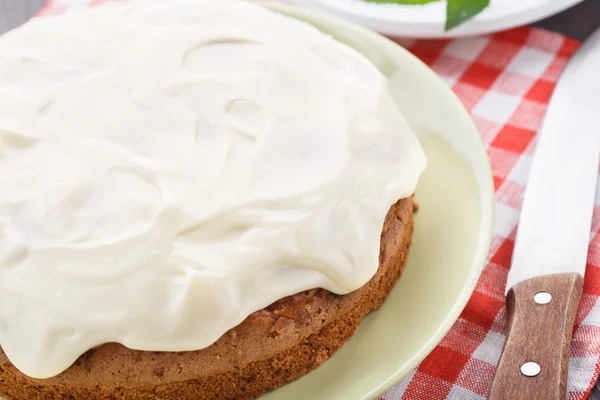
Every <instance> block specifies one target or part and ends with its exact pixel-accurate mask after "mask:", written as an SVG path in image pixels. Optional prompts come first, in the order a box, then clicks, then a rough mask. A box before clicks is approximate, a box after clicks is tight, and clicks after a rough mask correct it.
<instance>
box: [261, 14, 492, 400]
mask: <svg viewBox="0 0 600 400" xmlns="http://www.w3.org/2000/svg"><path fill="white" fill-rule="evenodd" d="M268 7H270V8H271V9H273V10H276V11H279V12H282V13H284V14H287V15H290V16H292V17H294V18H298V19H301V20H304V21H306V22H309V23H311V24H313V25H314V26H316V27H317V28H319V29H320V30H322V31H324V32H326V33H328V34H331V35H332V36H334V37H335V38H337V39H338V40H339V41H341V42H344V43H346V44H348V45H350V46H352V47H354V48H356V49H357V50H359V51H360V52H362V53H363V54H365V55H366V56H367V57H368V58H370V59H371V60H372V61H373V63H374V64H375V65H377V66H378V67H379V69H380V70H381V71H382V72H383V73H384V74H385V75H386V76H387V77H388V78H389V85H390V88H391V90H392V93H393V95H394V98H395V100H396V102H397V104H398V107H399V108H400V110H401V111H402V112H403V113H404V115H405V117H406V118H407V120H408V122H409V123H410V125H411V126H412V128H413V129H414V130H415V132H416V133H417V134H418V135H419V139H420V140H421V142H422V144H423V147H424V149H425V152H426V154H427V157H428V168H427V171H426V172H425V174H424V175H423V177H422V179H421V180H420V183H419V185H418V187H417V191H416V192H417V196H416V198H417V201H418V202H419V203H420V204H421V209H420V211H419V212H418V214H417V216H416V219H415V233H414V245H413V247H412V250H411V253H410V257H409V263H408V265H407V267H406V271H405V273H404V274H403V276H402V278H401V279H400V280H399V282H398V284H397V285H396V287H395V288H394V289H393V291H392V293H391V295H390V296H389V298H388V299H387V300H386V302H385V303H384V305H383V307H382V308H381V309H380V310H378V311H376V312H373V313H371V314H370V315H369V316H367V317H366V318H365V319H364V320H363V321H362V323H361V325H360V326H359V328H358V330H357V332H356V335H355V336H354V337H352V339H351V340H350V341H349V342H348V343H347V344H346V345H344V346H343V347H342V349H340V350H339V351H338V352H337V353H336V354H335V355H334V356H333V357H332V358H331V359H330V360H328V361H327V362H325V363H324V364H323V365H321V366H320V367H319V368H317V369H316V370H315V371H313V372H311V373H309V374H307V375H306V376H304V377H302V378H300V379H299V380H297V381H295V382H293V383H291V384H288V385H286V386H284V387H282V388H279V389H277V390H275V391H273V392H271V393H269V394H267V395H266V396H265V397H264V399H265V400H295V399H298V400H309V399H328V400H366V399H373V398H376V397H377V396H379V395H381V394H382V393H383V392H385V391H386V390H387V389H389V388H391V387H392V386H393V385H395V384H396V383H397V382H398V381H399V380H400V379H401V378H402V377H404V376H405V375H406V374H408V373H409V372H410V371H411V370H412V369H413V368H414V367H415V366H416V365H417V364H418V363H419V362H421V361H422V360H423V359H424V358H425V357H426V356H427V354H429V352H430V351H431V350H432V349H433V348H434V347H435V346H436V345H437V344H438V343H439V342H440V340H441V339H442V338H443V337H444V335H445V334H446V332H447V331H448V330H449V329H450V328H451V326H452V324H453V323H454V322H455V321H456V319H457V318H458V316H459V314H460V312H461V311H462V309H463V308H464V306H465V304H466V303H467V300H468V299H469V297H470V296H471V293H472V292H473V289H474V288H475V284H476V282H477V279H478V277H479V274H480V272H481V269H482V268H483V265H484V262H485V259H486V256H487V251H488V248H489V243H490V238H491V231H492V220H493V215H494V212H493V204H494V192H493V180H492V174H491V170H490V166H489V162H488V159H487V155H486V152H485V149H484V147H483V145H482V143H481V139H480V137H479V134H478V132H477V130H476V128H475V126H474V125H473V123H472V121H471V119H470V117H469V115H468V113H467V112H466V110H465V109H464V108H463V106H462V104H461V103H460V101H459V100H458V99H457V98H456V96H455V95H454V93H453V92H452V91H451V90H450V88H449V87H448V86H447V85H446V84H445V83H444V82H443V81H441V80H440V79H439V78H438V77H437V76H436V75H435V74H434V73H433V72H432V71H431V70H430V69H429V68H428V67H427V66H426V65H424V64H423V63H422V62H421V61H419V60H418V59H417V58H415V57H414V56H413V55H412V54H410V53H409V52H408V51H406V50H405V49H403V48H401V47H399V46H398V45H396V44H394V43H392V42H391V41H389V40H387V39H385V38H383V37H381V36H379V35H377V34H375V33H373V32H371V31H368V30H365V29H363V28H360V27H358V26H356V25H353V24H351V23H348V22H344V21H341V20H339V19H335V18H333V17H329V16H325V15H323V14H318V13H315V12H314V11H307V10H303V9H299V8H294V7H290V6H281V5H273V4H271V5H269V6H268Z"/></svg>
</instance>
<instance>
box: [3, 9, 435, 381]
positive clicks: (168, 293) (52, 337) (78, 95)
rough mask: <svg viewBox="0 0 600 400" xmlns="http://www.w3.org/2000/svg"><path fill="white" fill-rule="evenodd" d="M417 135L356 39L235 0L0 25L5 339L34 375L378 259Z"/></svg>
mask: <svg viewBox="0 0 600 400" xmlns="http://www.w3.org/2000/svg"><path fill="white" fill-rule="evenodd" d="M425 165H426V160H425V157H424V154H423V152H422V149H421V147H420V145H419V143H418V141H417V139H416V137H415V135H414V134H413V132H412V131H411V130H410V129H409V127H408V125H407V123H406V122H405V120H404V118H403V116H402V115H401V114H400V112H399V111H398V109H397V108H396V106H395V104H394V102H393V100H392V98H391V96H390V94H389V93H388V91H387V89H386V79H385V77H384V76H383V75H382V74H381V73H380V72H379V71H378V70H377V69H376V68H375V67H374V66H373V65H372V64H371V63H370V62H369V61H368V60H367V59H366V58H365V57H363V56H361V55H360V54H359V53H357V52H356V51H355V50H353V49H351V48H349V47H347V46H345V45H342V44H340V43H339V42H337V41H335V40H334V39H333V38H331V37H329V36H327V35H325V34H322V33H321V32H319V31H318V30H317V29H315V28H313V27H312V26H309V25H308V24H306V23H304V22H300V21H297V20H293V19H291V18H289V17H285V16H283V15H280V14H277V13H274V12H271V11H268V10H266V9H264V8H262V7H260V6H258V5H253V4H249V3H245V2H239V1H232V0H227V1H226V0H218V1H214V0H210V1H209V0H169V1H158V0H132V1H129V2H122V3H115V4H109V5H105V6H100V7H97V8H93V9H87V10H76V11H70V12H68V13H66V14H64V15H62V16H56V17H48V18H39V19H34V20H32V21H30V22H28V23H27V24H25V25H24V26H23V27H21V28H18V29H16V30H14V31H12V32H10V33H8V34H6V35H4V36H2V37H1V38H0V344H1V346H2V349H3V350H4V352H5V353H6V355H7V357H8V358H9V359H10V361H11V362H12V363H13V364H14V365H15V366H16V367H17V368H18V369H19V370H21V371H22V372H23V373H25V374H27V375H29V376H31V377H35V378H47V377H51V376H54V375H56V374H59V373H60V372H62V371H63V370H65V369H66V368H68V367H69V366H70V365H71V364H72V363H73V362H74V361H75V360H76V359H77V358H78V357H79V356H80V355H81V354H82V353H84V352H85V351H86V350H88V349H90V348H92V347H94V346H97V345H100V344H103V343H106V342H118V343H122V344H123V345H125V346H127V347H130V348H133V349H138V350H149V351H150V350H152V351H187V350H197V349H201V348H204V347H206V346H209V345H211V344H212V343H214V342H215V341H216V340H217V339H218V338H219V337H220V336H221V335H222V334H223V333H225V332H226V331H227V330H229V329H230V328H232V327H234V326H236V325H237V324H239V323H240V322H241V321H243V320H244V318H246V317H247V316H248V315H249V314H250V313H252V312H254V311H256V310H259V309H261V308H263V307H265V306H267V305H269V304H271V303H273V302H274V301H276V300H278V299H280V298H282V297H285V296H288V295H291V294H294V293H297V292H300V291H303V290H306V289H309V288H315V287H322V288H325V289H328V290H330V291H332V292H335V293H338V294H345V293H348V292H351V291H353V290H355V289H357V288H359V287H361V286H362V285H364V284H365V283H366V282H367V281H368V280H369V279H370V278H371V277H372V276H373V275H374V273H375V271H376V269H377V267H378V255H379V244H380V234H381V228H382V225H383V221H384V217H385V215H386V213H387V212H388V210H389V208H390V206H391V205H392V204H393V203H395V202H396V201H397V200H398V199H400V198H404V197H407V196H409V195H411V194H412V193H413V192H414V190H415V187H416V184H417V180H418V178H419V176H420V174H421V173H422V171H423V169H424V168H425Z"/></svg>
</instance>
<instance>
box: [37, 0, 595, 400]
mask: <svg viewBox="0 0 600 400" xmlns="http://www.w3.org/2000/svg"><path fill="white" fill-rule="evenodd" d="M104 1H106V0H62V1H60V2H59V1H57V0H51V1H50V2H49V3H48V4H47V5H46V7H45V8H44V9H43V10H42V11H41V13H40V14H55V13H60V12H62V11H63V10H64V9H65V7H66V5H67V4H69V2H75V3H78V5H81V4H89V5H94V4H98V3H101V2H104ZM398 43H399V44H401V45H403V46H404V47H406V48H407V49H408V50H410V51H411V52H412V53H414V54H415V55H417V56H418V57H419V58H420V59H421V60H423V61H424V62H425V63H427V64H428V65H429V66H431V68H432V69H433V70H434V71H435V72H436V73H437V74H438V75H439V76H440V77H441V78H442V79H444V80H445V81H446V82H447V84H448V85H450V86H451V87H452V89H453V90H454V92H455V93H456V94H457V96H458V97H459V98H460V99H461V100H462V102H463V104H464V105H465V107H466V108H467V110H469V112H470V113H471V115H472V118H473V120H474V121H475V124H476V125H477V127H478V129H479V131H480V133H481V137H482V139H483V141H484V143H485V145H486V147H487V150H488V155H489V159H490V162H491V165H492V169H493V173H494V183H495V188H496V223H495V227H494V236H493V239H492V244H491V249H490V252H489V256H488V260H487V265H486V267H485V269H484V271H483V273H482V275H481V278H480V280H479V283H478V285H477V287H476V289H475V292H474V293H473V295H472V297H471V299H470V301H469V302H468V304H467V305H466V307H465V309H464V311H463V312H462V314H461V316H460V318H459V319H458V321H456V323H455V324H454V326H453V327H452V329H451V330H450V332H449V333H448V334H447V335H446V337H445V338H444V339H443V340H442V342H441V343H440V344H439V345H438V346H437V347H436V348H434V350H433V351H432V352H431V354H429V356H428V357H427V358H426V359H425V360H423V362H422V363H421V364H420V365H419V366H418V367H417V368H416V369H415V370H414V371H412V372H411V373H410V374H409V375H408V376H406V377H405V378H404V379H402V381H401V382H399V383H398V385H396V386H395V387H394V388H393V389H391V390H389V391H388V392H387V393H385V394H384V395H383V396H382V397H381V400H399V399H402V400H404V399H407V400H437V399H450V400H459V399H460V400H479V399H481V400H483V399H485V396H486V395H487V392H488V390H489V387H490V385H491V382H492V379H493V376H494V372H495V366H496V365H497V363H498V359H499V357H500V352H501V350H502V345H503V343H504V339H505V333H506V313H505V309H504V286H505V283H506V276H507V274H508V269H509V267H510V261H511V255H512V250H513V247H514V239H515V234H516V229H517V224H518V222H519V213H520V208H521V203H522V199H523V192H524V190H525V186H526V184H527V176H528V172H529V166H530V163H531V158H532V152H533V147H534V142H535V139H536V135H537V131H538V130H539V128H540V125H541V123H542V119H543V118H544V113H545V111H546V107H547V105H548V101H549V99H550V96H551V95H552V91H553V90H554V87H555V85H556V81H557V79H558V77H559V75H560V73H561V71H562V69H563V68H564V66H565V64H566V63H567V61H568V59H569V58H570V57H571V56H572V55H573V53H574V52H575V51H576V50H577V48H578V46H579V43H578V42H576V41H574V40H571V39H569V38H566V37H564V36H561V35H558V34H554V33H551V32H547V31H543V30H539V29H531V28H518V29H513V30H509V31H505V32H501V33H497V34H494V35H491V36H484V37H474V38H467V39H459V40H427V41H425V40H420V41H411V40H398ZM599 186H600V181H599ZM599 299H600V191H598V194H597V197H596V202H595V213H594V221H593V226H592V230H591V231H590V249H589V257H588V263H587V271H586V276H585V285H584V294H583V298H582V300H581V303H580V306H579V310H578V314H577V320H576V326H575V331H574V335H573V343H572V347H571V357H570V360H569V379H568V385H567V386H568V399H569V400H576V399H577V400H579V399H584V398H586V397H587V396H588V395H589V393H590V391H591V389H592V387H593V386H594V384H595V382H596V380H597V378H598V374H599V372H600V301H599Z"/></svg>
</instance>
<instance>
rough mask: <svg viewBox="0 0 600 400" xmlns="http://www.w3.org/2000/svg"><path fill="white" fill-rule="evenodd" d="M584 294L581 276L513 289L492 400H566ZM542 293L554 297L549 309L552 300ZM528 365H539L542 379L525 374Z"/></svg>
mask: <svg viewBox="0 0 600 400" xmlns="http://www.w3.org/2000/svg"><path fill="white" fill-rule="evenodd" d="M582 289H583V278H582V277H581V275H579V274H577V273H567V274H554V275H546V276H540V277H536V278H532V279H529V280H526V281H523V282H520V283H518V284H516V285H514V286H513V288H512V289H511V290H510V291H509V292H508V294H507V296H506V312H507V314H508V334H507V337H506V342H505V343H504V349H503V350H502V355H501V356H500V363H499V364H498V368H497V369H496V374H495V376H494V381H493V382H492V387H491V389H490V393H489V395H488V399H489V400H518V399H527V400H529V399H544V400H554V399H556V400H564V399H565V396H566V391H567V371H568V367H569V352H570V348H571V336H572V334H573V324H574V323H575V315H576V313H577V306H578V304H579V300H580V298H581V291H582ZM543 293H548V294H550V296H551V299H550V301H549V302H548V303H546V304H543V303H544V302H546V301H548V297H549V296H547V295H545V294H543ZM536 300H537V301H536ZM540 303H542V304H540ZM529 362H533V363H536V364H537V365H539V366H540V371H539V373H538V374H537V375H535V376H526V375H524V373H523V372H521V368H522V366H523V365H524V364H525V363H529ZM528 367H529V368H527V367H525V371H526V372H528V373H529V374H530V375H531V374H534V373H535V372H536V367H535V365H533V364H528Z"/></svg>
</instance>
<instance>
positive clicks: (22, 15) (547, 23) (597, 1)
mask: <svg viewBox="0 0 600 400" xmlns="http://www.w3.org/2000/svg"><path fill="white" fill-rule="evenodd" d="M523 1H527V0H523ZM45 2H46V0H0V33H2V32H5V31H7V30H9V29H12V28H14V27H16V26H18V25H20V24H22V23H23V22H24V21H26V20H27V19H28V18H30V17H31V16H32V15H33V14H34V13H35V12H36V11H37V10H38V9H39V8H40V7H41V6H42V5H43V4H44V3H45ZM534 25H535V26H539V27H542V28H546V29H549V30H552V31H555V32H560V33H563V34H565V35H568V36H571V37H573V38H575V39H578V40H584V39H585V38H586V37H587V36H588V35H589V34H590V33H591V32H592V31H594V30H595V29H596V28H598V27H600V0H586V1H584V2H582V3H580V4H579V5H577V6H575V7H573V8H571V9H569V10H567V11H564V12H562V13H560V14H557V15H555V16H553V17H550V18H548V19H545V20H543V21H540V22H538V23H536V24H534ZM590 400H600V383H599V384H597V385H596V388H595V390H594V392H593V393H592V395H591V396H590Z"/></svg>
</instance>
